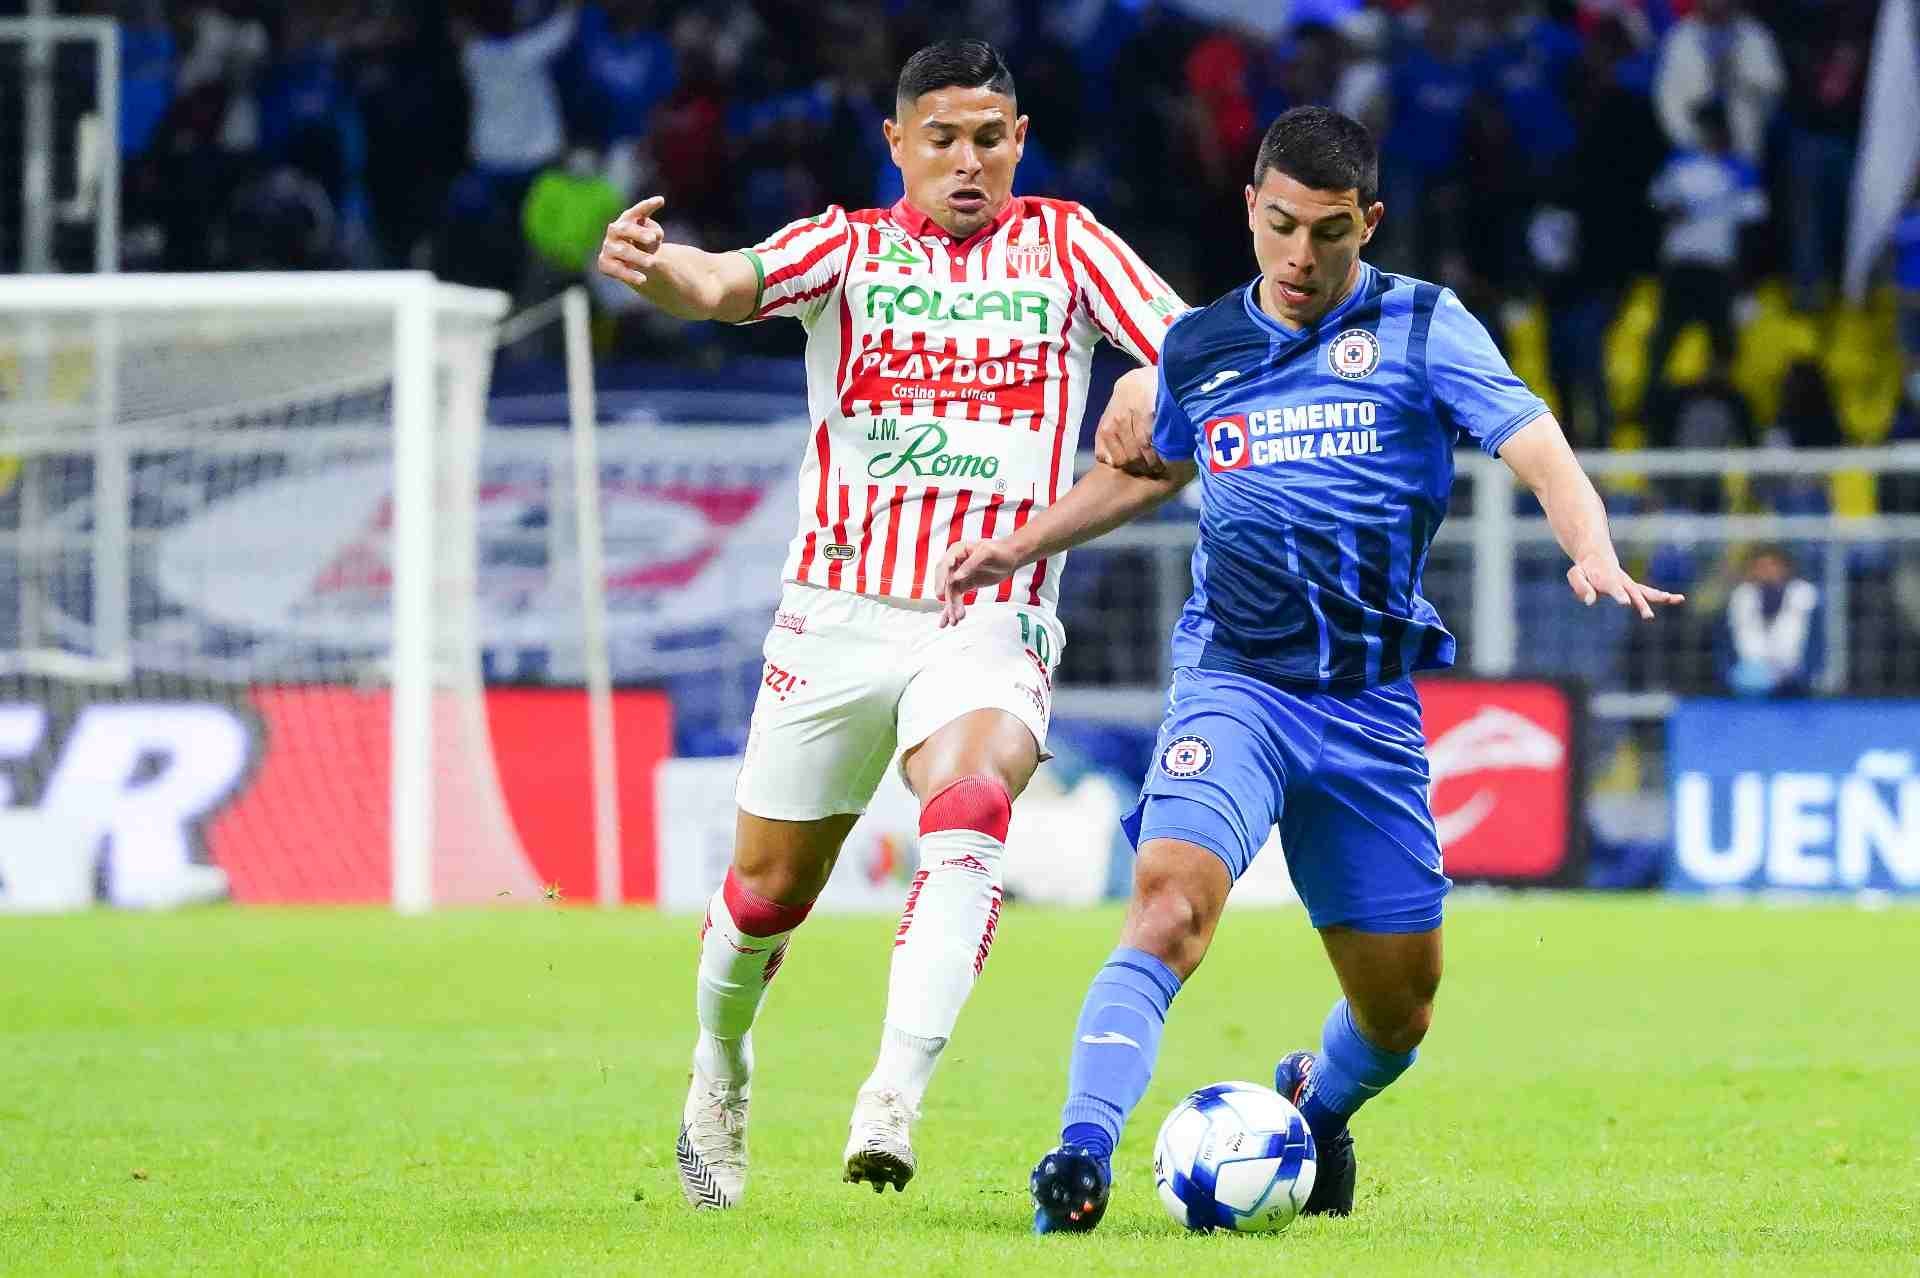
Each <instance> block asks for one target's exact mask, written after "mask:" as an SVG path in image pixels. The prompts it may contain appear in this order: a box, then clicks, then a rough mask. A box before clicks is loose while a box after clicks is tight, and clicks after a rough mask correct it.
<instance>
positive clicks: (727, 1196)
mask: <svg viewBox="0 0 1920 1278" xmlns="http://www.w3.org/2000/svg"><path fill="white" fill-rule="evenodd" d="M751 1090H752V1086H751V1083H749V1082H739V1083H737V1084H736V1082H735V1080H733V1079H722V1078H713V1077H711V1076H710V1075H707V1074H706V1073H704V1072H703V1071H702V1070H701V1068H700V1062H699V1058H698V1057H697V1056H696V1057H695V1059H694V1065H693V1082H692V1086H690V1087H688V1088H687V1104H686V1108H685V1109H683V1110H681V1112H680V1139H679V1141H677V1142H676V1143H675V1145H674V1153H675V1155H676V1156H677V1157H678V1160H679V1163H680V1191H681V1192H682V1193H684V1194H685V1195H686V1196H687V1202H689V1203H690V1204H692V1205H693V1206H695V1207H699V1208H711V1209H714V1210H719V1209H722V1208H726V1207H737V1206H739V1204H740V1200H741V1198H743V1197H744V1196H745V1195H746V1192H747V1097H748V1093H749V1092H750V1091H751Z"/></svg>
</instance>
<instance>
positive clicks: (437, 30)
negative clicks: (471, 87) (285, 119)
mask: <svg viewBox="0 0 1920 1278" xmlns="http://www.w3.org/2000/svg"><path fill="white" fill-rule="evenodd" d="M352 74H353V85H354V98H355V101H356V103H357V104H358V107H359V111H360V115H361V119H362V120H363V121H364V123H365V129H366V146H367V155H366V177H365V182H366V188H367V196H368V201H369V204H370V214H371V217H370V220H371V222H372V230H373V234H374V239H375V243H376V246H377V248H376V252H377V256H378V257H379V258H380V260H381V263H382V265H385V266H425V265H426V264H427V262H426V260H425V259H424V256H423V254H424V251H425V248H426V246H427V243H428V241H429V238H430V237H431V236H432V234H433V233H434V232H435V231H436V230H437V229H438V228H439V226H440V224H441V220H442V215H443V213H444V211H445V209H446V207H447V191H448V188H449V187H450V186H451V185H452V184H453V180H454V178H455V176H456V175H457V174H459V172H460V171H461V170H462V169H463V168H464V167H465V164H464V162H463V158H462V157H463V155H464V153H465V148H464V146H463V145H462V140H463V139H465V138H466V136H467V114H468V113H467V101H466V90H465V85H464V83H463V82H462V79H461V74H460V67H459V59H458V54H457V51H456V50H455V48H454V44H453V39H452V33H451V30H450V28H449V26H448V23H447V18H446V13H445V10H444V8H443V7H442V6H441V4H440V2H439V0H414V3H412V4H409V5H408V6H406V10H405V11H404V13H403V15H402V16H398V17H394V18H391V19H388V20H386V21H385V22H382V23H377V24H374V25H373V26H372V27H371V28H370V29H369V32H368V35H367V39H366V43H365V45H364V46H363V47H362V49H361V50H360V51H359V54H358V56H357V57H356V58H355V59H354V63H353V70H352ZM423 140H425V142H424V144H423Z"/></svg>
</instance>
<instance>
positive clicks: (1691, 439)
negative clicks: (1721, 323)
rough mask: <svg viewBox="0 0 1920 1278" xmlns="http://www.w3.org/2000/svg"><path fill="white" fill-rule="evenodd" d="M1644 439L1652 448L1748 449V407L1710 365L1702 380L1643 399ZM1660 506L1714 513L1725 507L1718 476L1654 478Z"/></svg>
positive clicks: (1750, 419) (1751, 438) (1750, 433)
mask: <svg viewBox="0 0 1920 1278" xmlns="http://www.w3.org/2000/svg"><path fill="white" fill-rule="evenodd" d="M1646 417H1647V443H1648V445H1649V446H1651V447H1654V448H1689V449H1725V448H1751V447H1753V444H1754V436H1753V408H1752V407H1751V406H1750V405H1749V404H1748V403H1747V398H1746V396H1744V395H1742V394H1741V393H1740V391H1739V389H1738V388H1737V387H1735V386H1734V384H1733V383H1732V382H1731V381H1729V380H1727V375H1726V370H1725V369H1724V368H1722V367H1716V368H1715V369H1714V370H1713V371H1712V372H1711V373H1709V374H1708V375H1707V376H1706V378H1705V379H1703V380H1701V381H1698V382H1694V383H1692V384H1691V385H1688V386H1682V387H1679V388H1677V389H1671V390H1662V391H1660V392H1659V393H1657V394H1655V395H1653V396H1652V397H1651V398H1650V399H1649V400H1648V401H1647V412H1646ZM1657 487H1658V490H1659V492H1660V494H1661V502H1662V504H1663V505H1665V506H1667V507H1669V508H1672V509H1676V510H1684V511H1690V512H1692V513H1694V514H1715V513H1718V512H1719V511H1721V510H1723V509H1724V508H1725V506H1726V498H1725V492H1724V489H1723V486H1722V483H1721V479H1720V476H1719V475H1718V474H1713V475H1703V476H1699V477H1693V476H1671V477H1667V478H1664V479H1661V480H1660V481H1658V485H1657Z"/></svg>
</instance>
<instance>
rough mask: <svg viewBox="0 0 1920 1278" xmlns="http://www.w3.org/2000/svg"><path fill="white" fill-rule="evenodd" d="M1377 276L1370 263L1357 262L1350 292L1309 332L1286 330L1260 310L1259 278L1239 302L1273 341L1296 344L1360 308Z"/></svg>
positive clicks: (1243, 293)
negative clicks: (1356, 272)
mask: <svg viewBox="0 0 1920 1278" xmlns="http://www.w3.org/2000/svg"><path fill="white" fill-rule="evenodd" d="M1378 274H1379V272H1378V271H1376V270H1375V269H1374V267H1373V264H1372V263H1371V262H1368V261H1366V260H1365V259H1362V260H1361V262H1360V273H1359V275H1357V276H1355V277H1354V281H1353V291H1352V292H1351V293H1348V294H1347V295H1346V296H1345V297H1343V298H1341V299H1340V304H1339V305H1338V306H1336V307H1334V308H1333V309H1332V310H1330V311H1328V312H1327V313H1326V314H1325V315H1322V316H1321V317H1320V320H1319V322H1318V323H1316V324H1314V325H1313V326H1312V327H1311V328H1302V329H1291V328H1288V327H1287V326H1286V325H1285V324H1282V323H1281V322H1280V321H1279V320H1277V319H1275V318H1274V317H1273V316H1271V315H1269V314H1267V313H1266V312H1265V311H1264V310H1262V309H1260V294H1259V291H1258V290H1259V288H1260V280H1261V277H1260V276H1258V275H1256V276H1254V277H1253V278H1252V279H1251V280H1249V281H1248V282H1247V286H1246V287H1245V288H1244V289H1241V290H1240V300H1241V303H1242V304H1243V305H1244V306H1245V307H1246V308H1247V314H1248V315H1250V316H1252V317H1253V322H1254V323H1256V324H1258V325H1260V326H1261V327H1262V328H1264V329H1266V330H1267V332H1269V333H1271V334H1273V335H1274V336H1275V337H1279V338H1281V339H1283V340H1285V341H1289V342H1297V341H1300V340H1302V339H1305V338H1312V337H1314V336H1315V335H1316V334H1318V333H1319V332H1320V330H1321V329H1323V328H1325V327H1327V326H1328V325H1329V324H1334V323H1337V322H1338V321H1339V320H1340V319H1341V317H1342V316H1344V315H1345V314H1346V313H1347V312H1348V311H1350V310H1352V309H1353V308H1354V307H1355V306H1356V305H1358V304H1359V302H1360V299H1361V298H1363V297H1365V296H1367V294H1369V293H1371V292H1372V291H1373V279H1374V276H1376V275H1378Z"/></svg>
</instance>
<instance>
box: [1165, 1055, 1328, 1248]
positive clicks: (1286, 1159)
mask: <svg viewBox="0 0 1920 1278" xmlns="http://www.w3.org/2000/svg"><path fill="white" fill-rule="evenodd" d="M1314 1168H1315V1162H1314V1149H1313V1133H1312V1132H1310V1131H1308V1130H1307V1120H1306V1119H1304V1118H1302V1117H1300V1111H1299V1110H1297V1109H1295V1108H1294V1107H1293V1105H1292V1103H1291V1102H1289V1101H1288V1100H1287V1099H1286V1097H1284V1096H1282V1095H1281V1094H1280V1093H1279V1092H1276V1091H1274V1090H1273V1089H1272V1088H1271V1087H1262V1086H1260V1084H1258V1083H1215V1084H1214V1085H1213V1086H1211V1087H1203V1088H1201V1089H1200V1090H1199V1091H1197V1092H1193V1093H1191V1094H1190V1095H1188V1097H1187V1098H1186V1099H1185V1100H1183V1101H1181V1102H1180V1103H1179V1104H1178V1105H1175V1106H1174V1107H1173V1112H1172V1113H1171V1114H1168V1115H1167V1121H1166V1122H1164V1123H1162V1124H1160V1135H1159V1136H1158V1137H1157V1138H1155V1140H1154V1142H1153V1179H1154V1182H1155V1185H1156V1187H1157V1188H1158V1189H1159V1191H1160V1202H1161V1204H1162V1205H1163V1206H1165V1207H1166V1209H1167V1214H1168V1215H1170V1216H1172V1217H1173V1218H1174V1219H1175V1220H1177V1221H1179V1222H1180V1223H1181V1224H1183V1225H1185V1226H1186V1227H1187V1228H1188V1229H1200V1230H1211V1229H1235V1230H1240V1231H1241V1232H1244V1233H1277V1232H1278V1231H1280V1230H1282V1229H1285V1228H1286V1227H1287V1226H1288V1225H1291V1224H1292V1223H1293V1218H1294V1217H1295V1216H1297V1215H1299V1214H1300V1208H1301V1207H1303V1206H1305V1205H1306V1201H1307V1195H1308V1194H1311V1193H1312V1192H1313V1175H1314Z"/></svg>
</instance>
